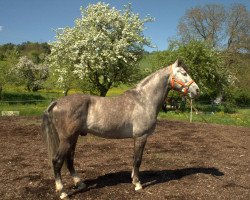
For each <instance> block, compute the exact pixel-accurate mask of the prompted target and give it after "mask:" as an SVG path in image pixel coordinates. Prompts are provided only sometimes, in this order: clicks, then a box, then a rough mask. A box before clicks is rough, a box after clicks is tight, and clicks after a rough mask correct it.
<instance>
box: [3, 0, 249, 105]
mask: <svg viewBox="0 0 250 200" xmlns="http://www.w3.org/2000/svg"><path fill="white" fill-rule="evenodd" d="M81 14H82V17H81V18H79V19H77V20H76V23H75V26H74V27H73V28H67V27H66V28H64V29H60V30H58V31H57V39H56V40H55V42H53V43H51V44H47V43H42V44H39V43H32V42H26V43H23V44H20V45H14V44H4V45H0V93H1V94H2V90H3V89H4V86H5V85H6V84H16V85H18V86H24V87H25V88H26V89H27V90H31V91H38V90H39V89H43V88H48V89H54V88H60V89H62V90H64V92H65V94H67V92H68V90H70V89H72V88H74V89H78V90H82V91H83V92H89V93H93V94H97V95H102V96H105V95H106V93H107V91H108V90H109V89H110V88H112V87H115V86H118V85H119V84H121V83H123V84H134V83H136V82H137V81H138V80H139V79H141V78H142V77H144V76H146V75H148V74H149V73H151V72H153V71H155V70H157V69H159V68H161V67H162V66H167V65H169V64H171V63H172V62H174V61H175V60H176V59H177V58H182V59H183V60H184V61H185V63H186V64H187V65H188V66H189V67H190V69H189V73H190V74H191V76H192V77H193V79H194V80H195V81H196V82H198V84H199V85H200V87H201V89H202V91H203V94H202V97H203V98H204V99H208V98H209V99H214V98H216V97H217V96H218V95H223V96H224V98H225V100H230V101H231V100H235V99H236V100H237V101H238V102H240V101H241V103H244V104H249V103H250V102H249V100H250V91H249V89H248V85H249V80H250V75H249V72H250V64H249V63H250V52H249V44H250V42H249V41H250V39H249V37H250V36H249V35H250V34H249V30H250V27H249V25H250V16H249V11H248V10H247V9H246V7H245V6H244V5H241V4H234V5H232V6H231V7H230V8H225V7H224V6H223V5H219V4H209V5H205V6H197V7H194V8H191V9H189V10H187V11H186V13H185V15H184V16H183V17H182V18H181V19H180V22H179V25H178V37H176V38H175V39H172V40H170V42H169V46H168V48H167V49H166V50H165V51H155V52H152V53H148V52H145V51H144V46H145V45H148V46H150V45H151V42H150V40H149V39H148V38H146V37H145V36H144V35H143V30H144V26H145V25H144V24H145V23H147V22H151V21H152V18H148V17H146V18H145V19H141V18H140V17H139V16H138V15H137V14H134V13H133V12H132V9H131V7H130V5H128V6H126V7H125V8H124V10H123V11H118V10H116V9H115V8H110V7H109V5H107V4H104V3H98V4H93V5H90V6H89V7H87V8H81Z"/></svg>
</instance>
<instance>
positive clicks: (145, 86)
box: [136, 68, 170, 114]
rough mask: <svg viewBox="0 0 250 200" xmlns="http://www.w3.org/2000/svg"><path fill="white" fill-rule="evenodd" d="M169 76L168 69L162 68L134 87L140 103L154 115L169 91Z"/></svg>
mask: <svg viewBox="0 0 250 200" xmlns="http://www.w3.org/2000/svg"><path fill="white" fill-rule="evenodd" d="M169 76H170V73H169V69H168V68H163V69H161V70H158V71H157V72H155V73H154V74H152V75H149V76H148V77H146V78H145V79H143V80H142V81H141V82H140V83H139V84H138V85H137V87H136V90H137V91H138V92H139V93H140V94H141V100H142V102H143V103H145V105H146V107H147V108H148V109H149V110H151V111H152V112H156V114H158V112H159V109H160V108H161V106H162V103H163V101H164V100H165V98H166V96H167V93H168V92H169V90H170V87H169Z"/></svg>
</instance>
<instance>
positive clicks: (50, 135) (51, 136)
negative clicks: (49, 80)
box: [42, 101, 60, 165]
mask: <svg viewBox="0 0 250 200" xmlns="http://www.w3.org/2000/svg"><path fill="white" fill-rule="evenodd" d="M55 105H56V101H53V102H51V104H50V105H49V106H48V108H47V109H46V110H45V111H44V114H43V119H42V133H43V138H44V141H45V142H46V144H47V149H48V156H49V163H50V165H52V159H53V158H54V156H55V154H56V152H57V150H58V146H59V142H60V141H59V136H58V133H57V131H56V129H55V126H54V124H53V122H52V116H51V113H50V111H51V110H52V109H53V107H54V106H55Z"/></svg>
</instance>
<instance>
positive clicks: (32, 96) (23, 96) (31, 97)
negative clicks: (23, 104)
mask: <svg viewBox="0 0 250 200" xmlns="http://www.w3.org/2000/svg"><path fill="white" fill-rule="evenodd" d="M45 99H46V98H45V97H43V96H42V95H41V94H39V93H20V92H3V95H2V101H12V103H15V102H18V101H31V102H32V101H39V100H45Z"/></svg>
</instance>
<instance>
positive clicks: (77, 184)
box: [66, 142, 86, 190]
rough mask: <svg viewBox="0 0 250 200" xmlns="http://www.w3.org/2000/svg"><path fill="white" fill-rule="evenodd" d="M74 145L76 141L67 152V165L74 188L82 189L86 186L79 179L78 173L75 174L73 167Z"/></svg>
mask: <svg viewBox="0 0 250 200" xmlns="http://www.w3.org/2000/svg"><path fill="white" fill-rule="evenodd" d="M75 147H76V142H75V143H74V144H73V145H72V148H71V150H70V152H69V153H68V154H67V158H66V161H67V167H68V170H69V172H70V174H71V176H72V177H73V181H74V184H75V187H76V189H77V190H83V189H84V188H86V185H85V183H83V182H82V181H81V179H80V177H79V175H78V174H77V172H76V170H75V168H74V156H75Z"/></svg>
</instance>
